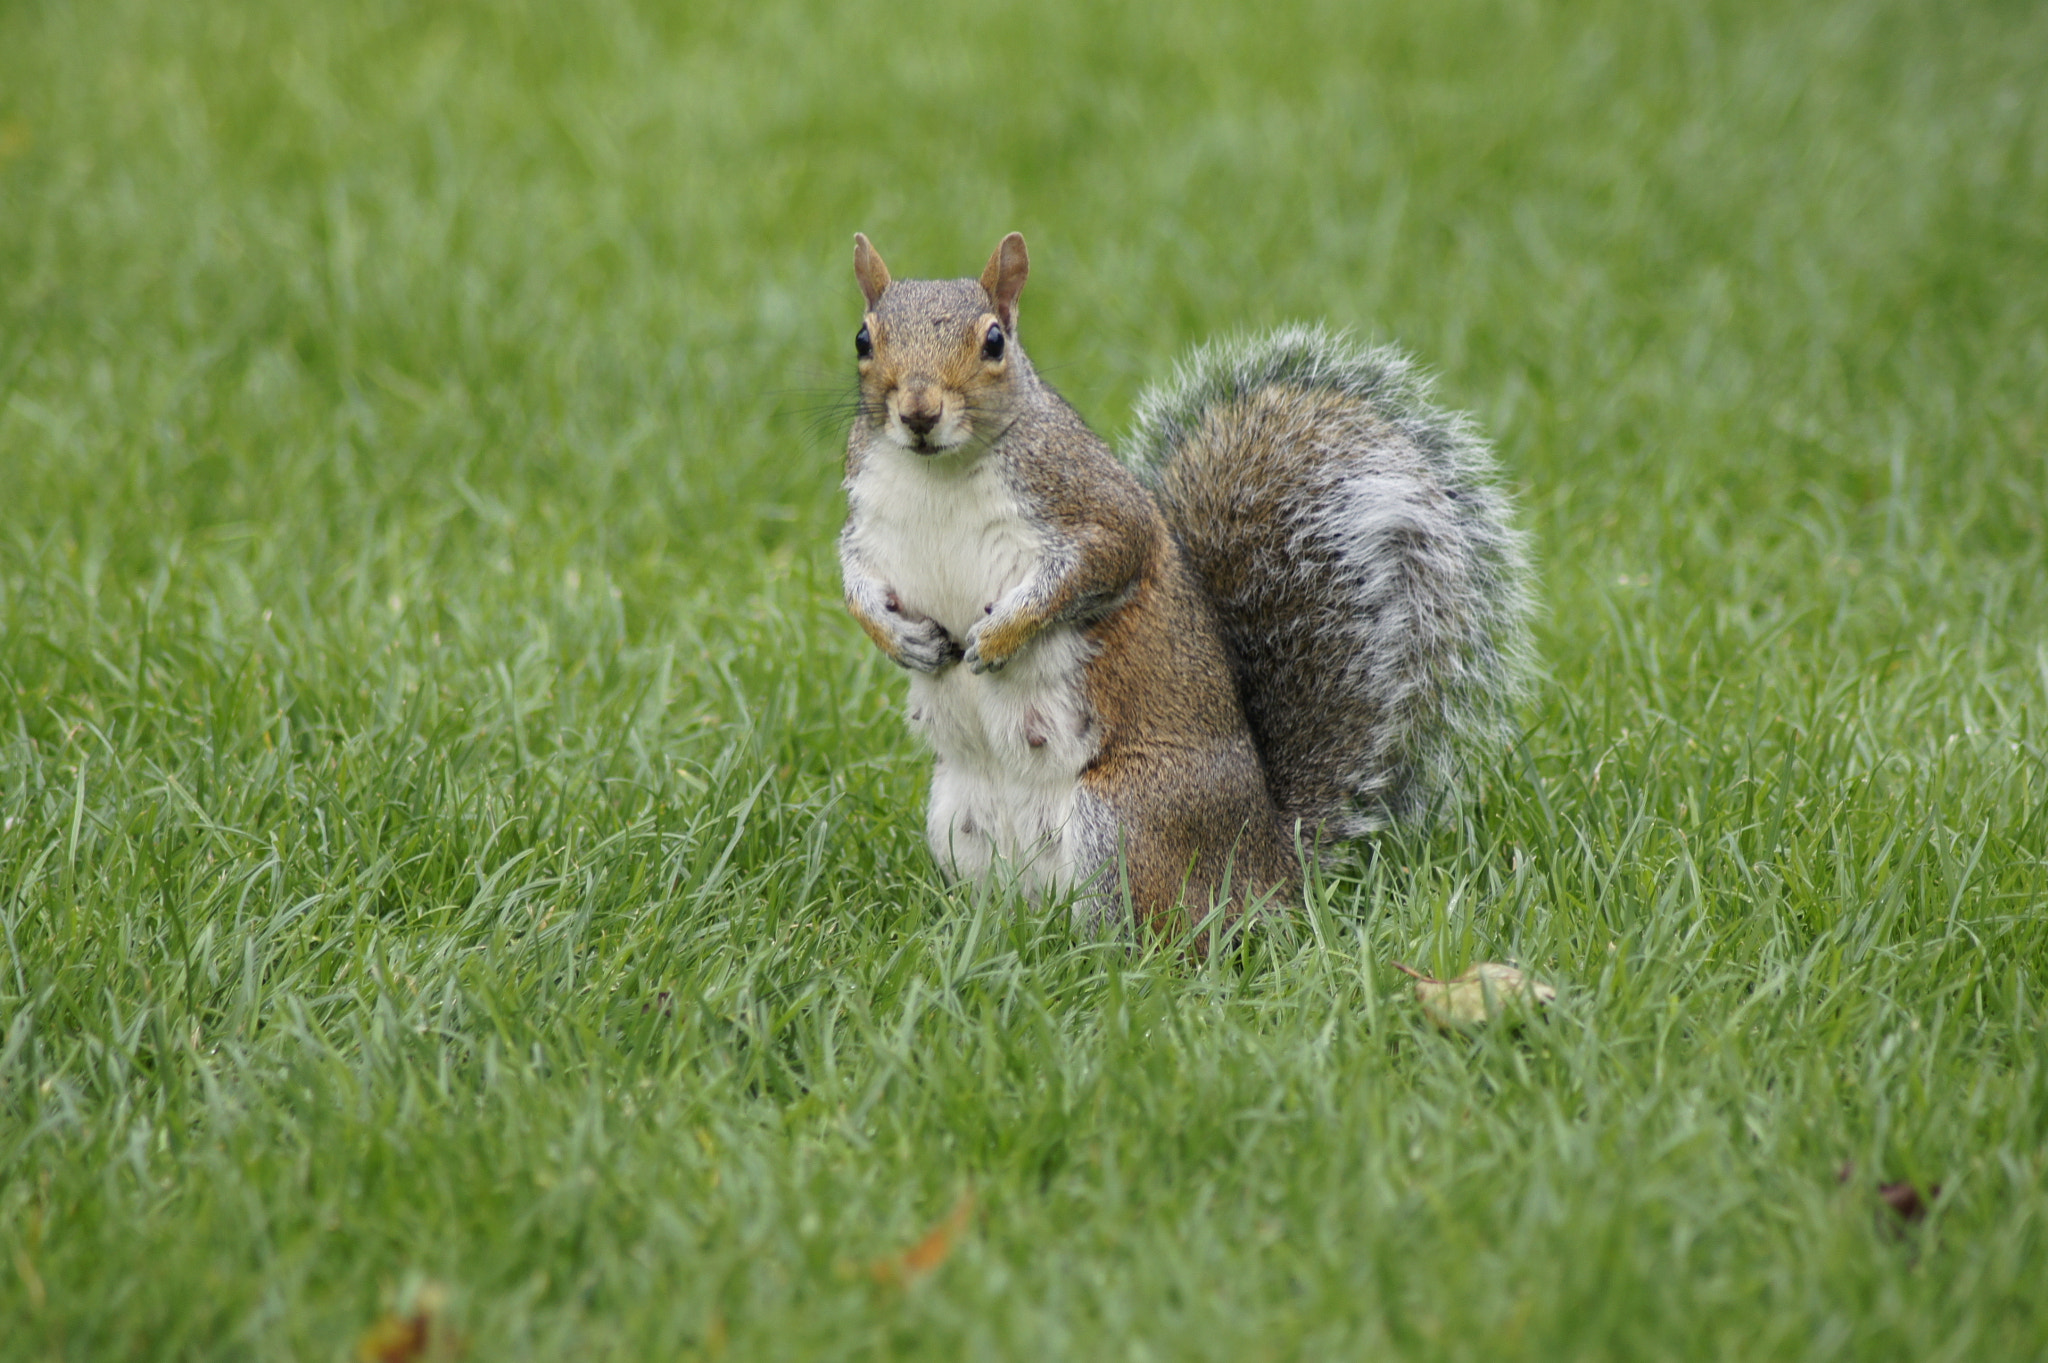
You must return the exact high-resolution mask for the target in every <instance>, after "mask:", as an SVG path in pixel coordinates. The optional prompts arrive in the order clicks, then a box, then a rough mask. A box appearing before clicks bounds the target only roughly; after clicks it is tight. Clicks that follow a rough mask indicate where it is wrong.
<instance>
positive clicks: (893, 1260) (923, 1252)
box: [868, 1188, 974, 1286]
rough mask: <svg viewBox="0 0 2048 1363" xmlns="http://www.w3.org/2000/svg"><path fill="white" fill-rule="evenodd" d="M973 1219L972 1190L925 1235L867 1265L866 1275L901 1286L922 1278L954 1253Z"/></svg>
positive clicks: (878, 1280)
mask: <svg viewBox="0 0 2048 1363" xmlns="http://www.w3.org/2000/svg"><path fill="white" fill-rule="evenodd" d="M973 1218H974V1190H973V1189H971V1188H970V1189H968V1190H967V1191H965V1192H963V1193H961V1194H960V1198H959V1200H958V1201H957V1202H955V1203H954V1204H953V1210H952V1211H950V1212H947V1213H946V1215H945V1218H944V1219H943V1220H941V1221H940V1222H939V1223H938V1224H937V1225H936V1226H933V1227H932V1228H931V1229H930V1230H928V1231H926V1232H925V1235H924V1238H923V1239H921V1240H919V1241H918V1242H917V1243H916V1244H914V1245H912V1246H911V1247H910V1248H909V1249H906V1250H904V1251H903V1252H902V1253H901V1254H891V1255H888V1256H886V1257H884V1258H880V1259H877V1260H875V1261H874V1262H873V1263H871V1264H869V1265H868V1276H869V1277H871V1278H873V1279H874V1280H875V1281H876V1282H878V1283H885V1284H896V1285H899V1286H900V1285H903V1284H906V1283H912V1282H915V1281H917V1280H918V1279H919V1278H922V1277H924V1276H925V1275H926V1274H927V1273H930V1272H931V1271H932V1270H933V1269H935V1268H937V1267H938V1266H939V1265H940V1264H943V1263H944V1262H946V1256H947V1255H949V1254H951V1253H952V1252H953V1246H954V1245H955V1244H957V1243H959V1240H960V1236H961V1234H962V1233H963V1232H965V1231H966V1229H967V1224H968V1222H969V1221H971V1220H972V1219H973Z"/></svg>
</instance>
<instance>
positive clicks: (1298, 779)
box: [839, 232, 1530, 926]
mask: <svg viewBox="0 0 2048 1363" xmlns="http://www.w3.org/2000/svg"><path fill="white" fill-rule="evenodd" d="M853 260H854V275H855V277H856V278H857V279H858V281H859V283H860V288H861V292H862V294H863V295H864V297H865V298H866V301H867V308H866V313H865V315H864V316H863V318H862V320H861V326H860V330H859V332H858V334H857V335H856V336H855V339H854V346H855V351H856V354H857V358H858V363H859V372H860V400H859V404H858V407H857V409H856V412H855V415H854V420H853V427H852V430H851V432H850V433H849V435H848V438H847V445H846V482H845V487H846V493H847V501H848V513H847V520H846V527H845V530H844V531H843V533H842V534H841V535H840V538H839V552H840V561H841V564H842V567H843V569H844V573H845V584H846V604H847V607H848V609H849V610H850V611H851V612H852V614H853V617H854V619H855V620H857V621H859V622H860V624H861V626H862V628H864V629H865V630H866V631H867V633H868V635H869V637H870V638H872V639H873V640H874V642H875V644H876V645H877V646H878V647H879V648H880V649H881V650H882V651H883V652H884V653H886V654H887V655H888V656H889V658H890V659H891V660H892V661H894V662H895V663H897V664H899V665H900V666H902V667H905V668H908V669H909V670H910V673H911V677H910V705H909V717H910V722H911V725H912V727H913V728H915V729H916V730H917V731H919V732H920V733H921V734H922V735H923V737H924V738H925V740H926V741H927V742H928V743H929V744H930V745H931V748H932V750H933V752H934V754H935V759H936V760H935V761H934V764H933V769H932V786H931V801H930V806H929V810H928V812H927V815H926V823H925V834H926V838H927V840H928V841H929V843H930V845H931V849H932V851H933V853H934V854H935V855H936V856H937V858H938V860H939V863H940V865H941V866H942V868H944V870H945V871H946V872H947V873H948V874H949V875H951V876H953V877H956V878H963V877H964V878H972V877H979V876H986V875H989V874H991V873H992V872H994V873H996V874H998V875H1001V876H1006V877H1010V878H1013V879H1014V880H1015V881H1016V883H1018V884H1019V885H1020V886H1021V888H1022V889H1024V890H1025V892H1026V893H1027V894H1029V895H1030V896H1032V897H1033V898H1034V899H1039V898H1043V897H1046V896H1056V895H1060V894H1071V895H1072V896H1073V903H1074V904H1075V909H1076V912H1077V914H1079V915H1081V916H1082V917H1084V918H1085V919H1088V920H1092V921H1093V922H1094V923H1095V924H1097V925H1099V926H1118V925H1123V924H1125V923H1128V922H1129V921H1130V919H1129V918H1127V917H1126V914H1129V915H1131V916H1133V917H1134V918H1135V920H1136V921H1137V922H1138V923H1142V924H1150V925H1154V926H1161V925H1164V924H1165V923H1166V922H1167V921H1169V915H1171V914H1173V913H1174V911H1175V910H1176V907H1177V906H1179V907H1182V908H1184V909H1185V910H1186V911H1187V912H1188V913H1189V915H1190V916H1191V917H1192V918H1193V919H1194V920H1196V921H1200V920H1202V919H1204V918H1206V917H1207V915H1208V914H1209V913H1210V912H1212V911H1220V912H1222V913H1224V914H1225V915H1226V918H1227V920H1234V919H1235V918H1236V917H1237V916H1238V915H1239V914H1241V913H1242V911H1243V910H1244V908H1245V906H1246V905H1247V904H1255V903H1258V902H1260V901H1262V900H1263V899H1265V898H1266V897H1269V896H1272V895H1274V894H1276V893H1277V894H1286V893H1292V892H1294V891H1296V890H1298V888H1299V886H1300V885H1301V882H1302V875H1303V857H1304V855H1313V854H1314V853H1315V852H1316V851H1318V850H1319V849H1322V848H1324V847H1326V846H1328V845H1329V844H1331V843H1334V842H1336V841H1340V840H1343V839H1348V838H1353V837H1357V836H1359V835H1361V834H1364V833H1368V832H1371V831H1374V830H1377V829H1380V828H1384V827H1387V826H1389V825H1391V824H1394V823H1396V822H1399V821H1410V820H1415V819H1418V818H1421V817H1424V816H1426V815H1428V814H1429V813H1430V812H1431V811H1432V810H1433V809H1434V808H1436V807H1437V806H1438V805H1439V804H1441V803H1442V802H1444V801H1445V800H1446V799H1447V798H1448V797H1450V796H1451V795H1452V794H1454V793H1455V791H1456V788H1457V786H1458V776H1459V767H1460V763H1461V759H1463V758H1464V757H1465V756H1466V755H1468V754H1469V753H1471V752H1472V751H1474V750H1475V749H1478V748H1484V747H1486V746H1488V745H1499V744H1501V743H1502V742H1504V741H1505V738H1506V735H1507V733H1508V726H1509V718H1510V711H1511V709H1512V706H1513V704H1514V702H1515V700H1516V698H1517V697H1518V695H1519V694H1520V692H1521V688H1522V686H1523V683H1524V677H1525V674H1526V669H1527V658H1528V647H1527V620H1528V615H1529V609H1530V605H1529V592H1528V585H1527V584H1528V577H1529V570H1528V566H1527V561H1526V556H1525V552H1524V545H1523V537H1522V535H1521V534H1520V533H1519V532H1518V531H1516V530H1515V529H1514V528H1512V526H1511V524H1510V521H1509V512H1510V507H1509V504H1508V501H1507V498H1506V497H1505V495H1504V494H1503V493H1502V492H1501V491H1500V490H1499V489H1498V488H1497V487H1496V486H1495V485H1494V482H1493V477H1494V469H1493V461H1492V458H1491V456H1490V455H1489V453H1488V451H1487V449H1486V446H1485V445H1484V444H1483V443H1482V442H1481V440H1480V439H1479V438H1478V436H1477V434H1476V433H1475V432H1474V430H1473V428H1472V426H1471V424H1470V423H1469V422H1468V421H1467V420H1466V419H1465V418H1463V417H1461V416H1455V415H1450V414H1446V413H1444V412H1441V411H1439V410H1437V409H1436V408H1434V407H1433V406H1431V405H1430V404H1429V402H1428V401H1427V394H1426V390H1425V386H1424V384H1423V383H1422V382H1421V381H1420V380H1419V379H1418V378H1417V376H1416V375H1415V373H1414V371H1413V369H1412V368H1411V367H1410V365H1409V364H1408V362H1407V361H1406V360H1405V359H1404V358H1402V357H1401V356H1400V355H1399V354H1398V353H1397V352H1394V351H1392V350H1389V349H1384V348H1382V349H1363V348H1360V347H1358V346H1356V345H1354V344H1352V343H1350V342H1349V341H1347V340H1346V339H1344V338H1343V337H1342V336H1340V335H1335V334H1332V333H1329V332H1327V331H1324V330H1322V329H1320V328H1315V327H1290V328H1285V329H1282V330H1279V331H1275V332H1273V333H1271V334H1269V335H1266V336H1262V337H1258V338H1254V339H1250V340H1245V341H1237V342H1226V343H1222V344H1217V345H1211V346H1209V347H1206V348H1203V349H1200V350H1198V351H1197V352H1196V353H1195V354H1194V355H1193V356H1192V357H1191V358H1190V359H1189V360H1187V361H1186V362H1185V363H1184V364H1183V365H1182V367H1181V368H1180V370H1179V372H1178V374H1177V375H1176V376H1175V378H1174V379H1173V380H1172V381H1171V382H1169V383H1167V384H1165V385H1164V386H1162V387H1160V388H1159V389H1157V390H1156V391H1153V392H1151V393H1150V394H1148V395H1147V396H1146V397H1145V398H1144V399H1143V400H1142V401H1141V403H1140V406H1139V410H1138V420H1137V429H1136V433H1135V435H1134V437H1133V439H1132V442H1131V448H1130V451H1129V463H1128V464H1126V463H1125V462H1122V461H1119V460H1118V458H1117V457H1116V456H1115V455H1114V454H1113V453H1112V452H1111V450H1110V448H1109V446H1108V445H1107V444H1106V443H1104V441H1103V440H1102V439H1101V438H1100V437H1099V436H1097V435H1096V434H1095V433H1094V432H1093V431H1092V430H1090V429H1089V428H1088V426H1087V424H1086V423H1085V422H1084V421H1083V420H1082V419H1081V417H1080V416H1079V415H1078V414H1077V413H1076V412H1075V411H1074V409H1073V408H1072V407H1070V406H1068V405H1067V403H1066V402H1065V400H1064V399H1062V398H1061V397H1060V396H1059V394H1057V393H1056V392H1054V391H1053V389H1052V388H1051V387H1050V386H1049V385H1048V384H1046V382H1045V381H1044V380H1042V379H1040V378H1039V377H1038V375H1037V373H1036V372H1035V371H1034V370H1033V369H1032V366H1031V361H1030V360H1029V359H1027V358H1026V357H1025V354H1024V350H1023V347H1022V346H1020V345H1019V344H1018V341H1017V298H1018V294H1019V293H1020V292H1021V291H1022V289H1023V287H1024V280H1025V276H1026V275H1027V273H1028V272H1029V269H1030V264H1029V259H1028V257H1027V255H1026V253H1025V249H1024V238H1023V237H1022V236H1021V235H1019V234H1017V233H1014V232H1013V233H1011V234H1010V235H1009V236H1007V237H1005V238H1004V239H1003V241H1002V243H1001V244H1000V245H998V246H997V247H996V250H995V253H994V254H993V255H991V256H990V257H989V261H988V266H987V268H986V269H984V270H983V271H982V273H981V277H980V278H979V279H957V280H915V279H895V278H892V277H891V275H890V273H889V270H888V267H887V266H886V265H884V264H883V262H882V257H881V256H880V255H879V254H877V253H876V251H875V249H874V247H873V246H872V245H870V244H869V242H868V239H867V238H866V237H865V236H862V235H859V234H856V235H855V237H854V256H853Z"/></svg>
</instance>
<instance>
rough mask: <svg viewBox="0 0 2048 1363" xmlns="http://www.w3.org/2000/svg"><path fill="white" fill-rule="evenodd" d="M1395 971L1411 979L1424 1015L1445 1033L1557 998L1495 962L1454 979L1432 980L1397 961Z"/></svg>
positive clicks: (1534, 981) (1536, 982)
mask: <svg viewBox="0 0 2048 1363" xmlns="http://www.w3.org/2000/svg"><path fill="white" fill-rule="evenodd" d="M1394 969H1396V970H1398V971H1400V972H1402V973H1403V974H1405V975H1410V976H1413V977H1414V979H1415V1001H1416V1002H1417V1003H1419V1004H1421V1005H1422V1013H1423V1016H1425V1017H1427V1018H1428V1019H1429V1020H1430V1021H1431V1022H1433V1023H1435V1024H1436V1025H1437V1026H1439V1027H1442V1028H1444V1029H1445V1030H1452V1029H1456V1028H1464V1027H1477V1026H1481V1025H1482V1024H1484V1023H1487V1022H1491V1021H1493V1020H1494V1019H1495V1018H1498V1017H1500V1016H1501V1015H1502V1014H1503V1013H1506V1012H1508V1011H1510V1010H1511V1009H1528V1008H1533V1007H1536V1006H1538V1005H1541V1004H1545V1003H1549V1002H1550V1001H1552V1000H1553V999H1555V998H1556V997H1557V991H1556V990H1555V989H1553V988H1551V987H1550V986H1549V985H1547V984H1545V983H1543V981H1541V980H1539V979H1537V978H1536V977H1535V976H1533V975H1530V974H1527V973H1525V972H1523V971H1522V970H1520V969H1518V968H1516V967H1515V966H1511V965H1501V964H1500V963H1499V962H1496V961H1483V962H1481V963H1480V964H1478V965H1475V966H1473V967H1472V968H1471V969H1470V970H1467V971H1466V972H1465V973H1464V974H1462V975H1460V976H1458V977H1457V978H1456V979H1454V980H1439V979H1433V978H1431V977H1430V976H1428V975H1425V974H1423V973H1422V972H1421V971H1419V970H1415V969H1411V968H1410V967H1408V966H1405V965H1402V964H1401V963H1400V962H1399V961H1396V962H1394Z"/></svg>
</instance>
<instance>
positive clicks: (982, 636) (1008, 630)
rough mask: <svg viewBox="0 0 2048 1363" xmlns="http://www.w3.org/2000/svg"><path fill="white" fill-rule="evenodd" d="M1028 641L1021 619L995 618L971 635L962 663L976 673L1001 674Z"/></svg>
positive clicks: (979, 624) (980, 622) (980, 624)
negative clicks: (1026, 640)
mask: <svg viewBox="0 0 2048 1363" xmlns="http://www.w3.org/2000/svg"><path fill="white" fill-rule="evenodd" d="M1027 637H1028V636H1027V634H1026V632H1025V630H1024V629H1023V628H1022V627H1021V622H1020V621H1019V620H1018V619H1017V617H1015V616H1000V615H991V616H989V617H988V618H987V619H984V620H978V621H976V622H975V625H974V628H973V629H970V630H968V631H967V651H966V653H964V654H962V655H961V658H960V661H962V662H964V663H966V664H967V667H968V670H970V671H972V672H977V673H979V672H1000V671H1002V670H1003V669H1004V668H1005V667H1008V666H1009V665H1010V659H1012V658H1014V657H1016V656H1017V650H1018V649H1020V648H1022V647H1024V642H1025V639H1026V638H1027Z"/></svg>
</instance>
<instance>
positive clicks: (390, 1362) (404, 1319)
mask: <svg viewBox="0 0 2048 1363" xmlns="http://www.w3.org/2000/svg"><path fill="white" fill-rule="evenodd" d="M433 1324H434V1323H433V1318H432V1317H430V1316H429V1315H428V1314H427V1313H426V1312H424V1311H415V1312H413V1313H412V1314H411V1315H409V1316H385V1317H384V1318H383V1319H381V1320H379V1321H378V1322H377V1323H376V1324H375V1325H372V1326H371V1327H370V1328H369V1329H368V1330H367V1331H365V1332H364V1334H363V1337H362V1338H361V1339H359V1340H357V1341H356V1358H357V1359H358V1360H360V1363H413V1360H414V1359H417V1358H423V1357H425V1356H426V1352H427V1339H428V1337H429V1336H430V1335H431V1334H432V1332H433Z"/></svg>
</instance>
